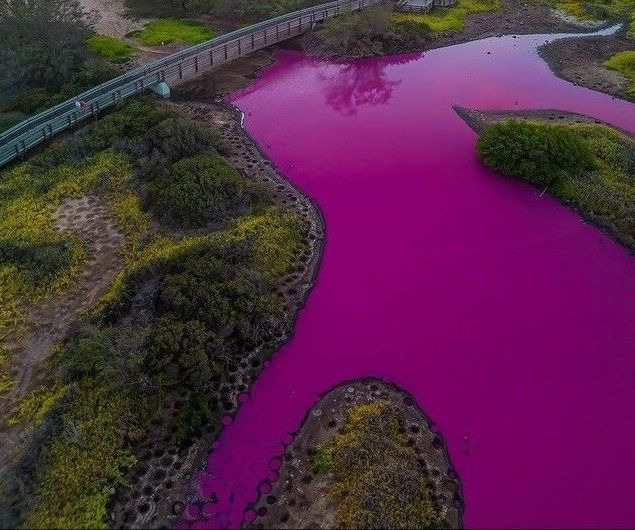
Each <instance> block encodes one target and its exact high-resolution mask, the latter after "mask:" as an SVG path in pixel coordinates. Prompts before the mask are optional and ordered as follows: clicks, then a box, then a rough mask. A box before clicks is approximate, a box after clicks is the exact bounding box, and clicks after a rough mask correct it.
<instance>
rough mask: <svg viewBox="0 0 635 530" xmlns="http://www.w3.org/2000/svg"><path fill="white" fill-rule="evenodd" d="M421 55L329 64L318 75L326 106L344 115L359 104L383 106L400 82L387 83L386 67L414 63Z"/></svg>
mask: <svg viewBox="0 0 635 530" xmlns="http://www.w3.org/2000/svg"><path fill="white" fill-rule="evenodd" d="M422 55H423V54H422V53H417V54H408V55H398V56H393V57H382V58H372V59H368V60H357V61H352V62H346V63H339V64H336V63H330V64H328V66H326V67H325V68H324V70H323V71H322V72H321V73H320V74H319V79H320V81H321V82H322V83H323V85H324V88H323V90H324V95H325V98H326V103H327V104H328V105H329V106H331V107H332V108H333V109H335V110H336V111H337V112H340V113H341V114H344V115H347V116H353V115H355V114H357V109H358V107H361V106H363V105H373V106H374V105H385V104H386V103H388V101H389V100H390V98H391V97H392V95H393V93H394V91H395V89H396V88H397V87H398V86H399V85H400V84H401V80H400V79H399V80H390V79H388V76H387V75H386V68H387V67H388V66H393V65H401V64H406V63H409V62H412V61H416V60H417V59H419V58H421V56H422Z"/></svg>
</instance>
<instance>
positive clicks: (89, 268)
mask: <svg viewBox="0 0 635 530" xmlns="http://www.w3.org/2000/svg"><path fill="white" fill-rule="evenodd" d="M55 220H56V222H55V227H56V228H57V230H59V231H62V232H73V233H77V234H79V236H80V237H81V238H82V240H83V241H84V242H85V244H86V247H87V253H88V262H87V265H86V268H85V269H84V271H83V272H82V273H81V275H80V276H79V278H77V280H76V281H75V283H74V284H73V286H72V287H71V288H70V289H69V290H68V291H67V292H65V293H64V294H62V295H59V296H54V297H52V298H50V299H47V300H45V301H44V302H42V303H41V304H39V305H37V306H36V307H34V308H33V309H31V310H30V311H29V313H28V316H27V329H28V332H27V333H26V334H25V335H23V336H14V337H9V339H8V340H7V344H6V345H7V347H8V349H9V359H10V361H9V362H10V370H11V377H12V379H13V380H14V381H15V386H14V387H13V388H12V389H11V390H10V391H9V392H7V393H6V394H5V395H4V396H2V398H1V400H0V422H1V424H0V447H1V448H2V450H1V451H0V468H3V467H4V466H5V464H7V463H8V462H9V461H10V460H12V458H13V454H14V450H15V449H17V448H19V447H20V443H21V441H22V439H23V437H24V435H25V434H26V429H25V428H24V427H23V426H20V425H18V426H16V427H13V428H11V427H7V426H6V423H5V422H6V420H7V418H8V417H9V416H11V414H13V413H14V411H15V409H16V407H17V404H18V403H19V402H20V400H22V399H23V398H24V397H25V396H26V395H27V393H28V392H29V391H30V390H32V389H34V388H35V387H36V386H37V385H38V384H39V383H41V382H42V380H43V378H44V375H45V374H43V373H42V370H41V368H42V364H43V363H44V361H45V360H46V359H47V357H48V356H49V354H50V353H51V350H52V348H53V347H54V346H55V345H57V344H59V343H61V342H62V341H63V340H64V339H65V338H66V337H67V336H68V334H69V332H70V330H71V328H72V325H73V323H74V322H75V321H76V320H77V318H78V317H79V316H80V315H81V313H82V312H83V311H84V310H86V309H87V308H88V307H90V306H91V305H92V304H94V303H95V302H96V301H97V300H98V299H99V297H100V296H101V295H102V294H103V292H104V291H105V290H106V288H107V287H108V286H109V285H110V283H111V282H112V280H113V279H114V277H115V275H116V274H117V272H118V271H119V270H121V268H122V267H123V261H122V258H121V256H120V252H119V249H120V248H121V246H122V245H123V243H124V236H123V234H122V233H121V232H119V230H118V229H117V228H116V226H115V224H114V221H113V220H112V219H111V217H110V215H109V211H108V208H107V206H106V205H105V204H103V202H102V201H101V200H100V199H98V198H96V197H94V196H84V197H82V198H81V199H67V200H66V201H64V202H63V203H62V205H61V206H60V208H59V209H58V210H57V212H56V214H55Z"/></svg>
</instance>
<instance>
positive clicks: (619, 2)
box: [539, 0, 635, 20]
mask: <svg viewBox="0 0 635 530" xmlns="http://www.w3.org/2000/svg"><path fill="white" fill-rule="evenodd" d="M539 1H542V2H543V3H546V4H547V5H550V6H551V7H553V8H555V9H558V10H560V11H563V12H565V13H568V14H570V15H573V16H575V17H577V18H579V19H580V20H607V19H624V18H628V17H629V16H632V14H633V12H635V1H634V0H584V1H582V0H539Z"/></svg>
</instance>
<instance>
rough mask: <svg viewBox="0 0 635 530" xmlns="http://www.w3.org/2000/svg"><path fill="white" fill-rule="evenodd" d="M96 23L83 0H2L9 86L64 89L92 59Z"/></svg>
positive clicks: (3, 66)
mask: <svg viewBox="0 0 635 530" xmlns="http://www.w3.org/2000/svg"><path fill="white" fill-rule="evenodd" d="M92 24H93V20H92V19H91V18H90V16H89V15H87V13H86V12H85V11H84V10H83V8H82V6H81V4H80V3H79V1H78V0H0V35H2V44H1V45H0V46H1V47H0V83H2V85H3V89H4V90H5V91H6V90H7V89H8V90H16V89H17V88H20V89H24V88H33V87H44V88H48V89H56V88H58V87H59V86H60V85H61V84H62V83H63V82H64V81H65V80H66V79H67V78H68V77H70V76H71V75H72V74H73V73H75V72H77V71H78V70H80V69H81V67H82V65H83V62H84V61H85V60H86V58H87V56H88V54H89V52H88V50H87V48H86V45H85V40H86V37H88V36H89V35H90V34H91V31H92Z"/></svg>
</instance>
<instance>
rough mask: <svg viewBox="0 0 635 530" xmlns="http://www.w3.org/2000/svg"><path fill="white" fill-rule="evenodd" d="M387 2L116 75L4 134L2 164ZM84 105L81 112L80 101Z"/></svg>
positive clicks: (257, 28)
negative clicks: (144, 98)
mask: <svg viewBox="0 0 635 530" xmlns="http://www.w3.org/2000/svg"><path fill="white" fill-rule="evenodd" d="M382 1H383V0H336V1H334V2H329V3H326V4H322V5H319V6H315V7H311V8H307V9H302V10H300V11H296V12H293V13H289V14H288V15H283V16H281V17H277V18H273V19H270V20H266V21H264V22H260V23H258V24H254V25H252V26H248V27H245V28H241V29H238V30H236V31H232V32H231V33H226V34H224V35H221V36H219V37H217V38H215V39H212V40H209V41H207V42H203V43H201V44H197V45H196V46H192V47H190V48H186V49H184V50H181V51H180V52H177V53H174V54H172V55H169V56H167V57H164V58H162V59H158V60H156V61H152V62H149V63H147V64H144V65H143V66H140V67H138V68H135V69H133V70H130V71H128V72H126V73H125V74H123V75H120V76H118V77H115V78H114V79H111V80H110V81H107V82H105V83H103V84H101V85H98V86H96V87H95V88H92V89H90V90H87V91H86V92H83V93H81V94H78V95H77V96H76V97H74V98H72V99H69V100H67V101H64V102H62V103H60V104H58V105H56V106H55V107H52V108H50V109H48V110H45V111H43V112H40V113H39V114H36V115H35V116H32V117H30V118H28V119H26V120H24V121H22V122H20V123H18V124H17V125H15V126H13V127H11V128H10V129H7V130H6V131H4V132H2V133H0V166H2V165H4V164H7V163H8V162H10V161H11V160H13V159H15V158H17V157H19V156H22V155H24V154H25V153H26V152H27V151H28V150H29V149H31V148H33V147H35V146H37V145H39V144H41V143H42V142H46V141H48V140H50V139H51V138H52V137H53V136H55V135H56V134H58V133H59V132H61V131H64V130H66V129H69V128H72V127H74V126H75V125H77V124H78V123H79V122H80V121H82V120H85V119H87V118H90V117H93V116H96V115H97V114H99V112H100V111H101V110H103V109H105V108H108V107H111V106H113V105H116V104H117V103H118V102H119V101H121V100H122V99H124V98H127V97H130V96H134V95H135V94H138V93H139V92H142V91H143V90H146V89H147V88H151V87H156V86H157V85H158V84H160V83H167V84H168V85H174V84H178V83H179V82H181V81H183V80H185V79H191V78H194V77H196V76H198V75H202V74H203V73H206V72H209V71H210V70H212V69H213V68H215V67H217V66H219V65H221V64H224V63H228V62H231V61H233V60H235V59H238V58H239V57H243V56H245V55H248V54H250V53H252V52H254V51H256V50H260V49H262V48H265V47H267V46H270V45H272V44H276V43H278V42H281V41H284V40H286V39H289V38H292V37H295V36H297V35H300V34H302V33H304V32H305V31H308V30H309V29H310V28H311V27H313V25H314V24H316V23H317V22H320V21H323V20H326V19H327V18H331V17H334V16H337V15H339V14H340V13H342V12H343V11H356V10H360V9H363V8H365V7H369V6H371V5H374V4H378V3H380V2H382ZM78 101H82V102H85V105H83V106H81V107H79V108H78V106H77V102H78Z"/></svg>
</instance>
